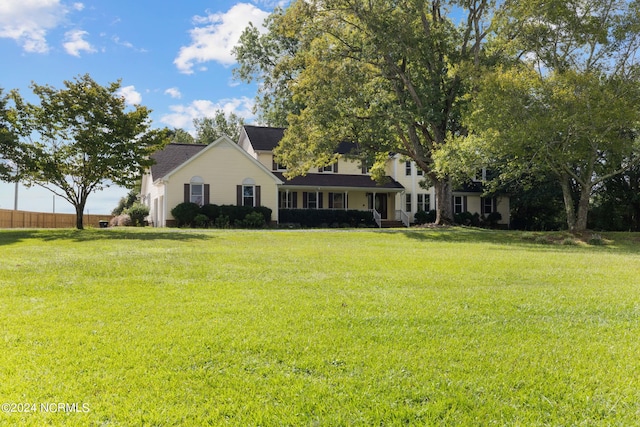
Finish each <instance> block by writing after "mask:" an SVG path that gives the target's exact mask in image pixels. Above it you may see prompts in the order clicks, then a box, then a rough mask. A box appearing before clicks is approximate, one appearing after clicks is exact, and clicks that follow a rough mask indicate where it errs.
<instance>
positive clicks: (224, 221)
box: [213, 215, 231, 228]
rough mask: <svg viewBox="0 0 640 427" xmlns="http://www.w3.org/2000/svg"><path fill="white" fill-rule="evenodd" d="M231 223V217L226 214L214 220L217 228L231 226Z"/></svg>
mask: <svg viewBox="0 0 640 427" xmlns="http://www.w3.org/2000/svg"><path fill="white" fill-rule="evenodd" d="M230 225H231V223H230V222H229V217H228V216H226V215H220V216H219V217H217V218H216V219H215V220H214V221H213V226H214V227H215V228H229V226H230Z"/></svg>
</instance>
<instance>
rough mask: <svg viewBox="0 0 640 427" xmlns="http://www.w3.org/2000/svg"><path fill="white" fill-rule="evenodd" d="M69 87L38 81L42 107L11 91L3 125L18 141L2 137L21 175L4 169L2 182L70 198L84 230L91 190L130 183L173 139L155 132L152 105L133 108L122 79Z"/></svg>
mask: <svg viewBox="0 0 640 427" xmlns="http://www.w3.org/2000/svg"><path fill="white" fill-rule="evenodd" d="M64 86H65V88H64V89H55V88H53V87H51V86H48V85H46V86H41V85H38V84H35V83H34V84H32V85H31V87H32V90H33V92H34V94H35V95H36V96H37V97H38V98H39V101H40V103H39V104H32V103H29V102H25V101H24V99H23V98H22V97H21V96H20V94H19V93H18V92H17V91H12V92H11V93H10V95H9V98H10V100H11V102H12V104H11V106H10V107H9V110H8V112H6V114H3V122H2V123H1V127H3V128H5V131H6V132H8V133H10V134H11V135H12V138H4V137H3V139H2V140H0V156H1V157H3V158H4V159H6V160H9V161H10V162H12V163H13V165H15V166H16V167H17V169H18V171H19V172H18V174H17V175H16V174H15V173H14V174H11V173H8V172H7V171H6V170H0V179H4V180H9V181H12V180H16V179H19V180H20V181H21V182H22V183H23V184H25V185H28V186H29V185H39V186H41V187H44V188H46V189H48V190H49V191H51V192H53V193H54V194H56V195H58V196H60V197H62V198H63V199H65V200H67V201H68V202H69V203H71V204H72V205H73V206H74V207H75V210H76V217H77V221H76V225H77V228H79V229H81V228H83V225H82V215H83V211H84V207H85V204H86V201H87V198H88V196H89V194H91V193H92V192H94V191H96V190H100V189H102V188H104V187H108V186H109V185H111V184H112V183H115V184H118V185H122V186H129V185H131V184H132V183H133V182H135V180H136V179H137V178H138V177H139V176H141V173H142V172H143V171H144V169H145V168H147V167H149V166H150V165H151V163H152V160H151V159H150V158H149V156H150V155H151V153H153V152H154V151H157V150H158V149H159V148H160V147H161V146H162V145H163V144H164V143H165V142H166V140H165V132H164V131H161V130H152V129H150V126H151V121H150V119H149V113H150V111H149V110H148V109H146V108H145V107H142V106H135V107H134V108H133V110H127V108H126V106H125V102H124V99H123V98H122V97H121V96H119V95H118V94H117V92H118V90H119V89H120V83H119V82H116V83H110V84H108V85H107V86H101V85H99V84H97V83H96V82H95V81H94V80H93V79H91V77H90V76H89V75H84V76H80V77H77V78H76V79H75V80H73V81H65V82H64Z"/></svg>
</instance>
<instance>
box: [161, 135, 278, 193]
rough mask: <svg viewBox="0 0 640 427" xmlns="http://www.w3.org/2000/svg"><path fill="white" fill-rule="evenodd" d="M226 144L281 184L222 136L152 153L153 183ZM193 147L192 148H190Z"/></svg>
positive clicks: (170, 145)
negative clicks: (202, 143) (206, 143)
mask: <svg viewBox="0 0 640 427" xmlns="http://www.w3.org/2000/svg"><path fill="white" fill-rule="evenodd" d="M221 144H227V145H228V146H229V147H232V148H233V149H235V150H237V151H238V152H239V153H241V154H242V155H243V156H244V157H246V159H247V160H248V161H249V162H251V163H253V164H254V165H255V166H257V167H258V168H259V169H261V170H262V171H263V172H264V173H266V174H267V175H269V176H270V177H271V178H272V179H273V180H274V181H275V183H276V184H281V183H282V181H281V180H280V179H278V177H276V176H275V175H273V174H272V173H271V171H270V170H269V169H267V168H266V167H264V165H263V164H262V163H260V162H259V161H258V160H256V159H255V158H253V157H252V156H251V155H249V153H247V152H246V151H245V150H243V149H242V148H240V146H239V145H238V144H236V143H235V142H233V141H232V140H231V139H229V137H227V136H222V137H220V138H218V139H217V140H215V141H214V142H212V143H211V144H209V145H197V144H169V145H168V146H167V147H169V149H168V150H167V147H165V149H163V150H161V151H159V152H157V153H154V154H153V155H152V157H153V158H154V159H156V164H155V165H154V166H152V177H153V181H154V182H155V181H157V180H158V179H162V178H165V179H168V178H169V176H170V175H173V174H174V173H175V172H176V171H178V170H180V169H182V168H184V167H187V166H188V165H189V164H190V163H191V162H193V161H194V160H195V159H196V158H198V157H199V156H201V155H203V154H204V153H206V152H207V151H209V150H213V149H215V147H217V146H219V145H221ZM191 145H194V147H190V146H191ZM153 167H156V172H157V175H156V172H154V171H153Z"/></svg>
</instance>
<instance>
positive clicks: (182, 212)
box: [171, 202, 200, 227]
mask: <svg viewBox="0 0 640 427" xmlns="http://www.w3.org/2000/svg"><path fill="white" fill-rule="evenodd" d="M199 213H200V206H198V205H197V204H196V203H189V202H184V203H180V204H178V205H176V207H175V208H173V209H171V215H173V217H174V218H175V220H176V224H177V225H178V227H184V226H192V225H193V223H194V220H195V218H196V215H198V214H199Z"/></svg>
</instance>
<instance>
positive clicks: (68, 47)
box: [62, 30, 96, 57]
mask: <svg viewBox="0 0 640 427" xmlns="http://www.w3.org/2000/svg"><path fill="white" fill-rule="evenodd" d="M87 35H89V33H87V32H86V31H82V30H73V31H67V32H66V33H65V34H64V39H65V42H64V43H63V44H62V46H63V47H64V50H65V51H66V52H67V53H68V54H69V55H73V56H77V57H79V56H80V52H87V53H94V52H95V51H96V50H95V49H94V47H93V46H91V44H90V43H89V42H88V41H86V40H85V39H84V37H85V36H87Z"/></svg>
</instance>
